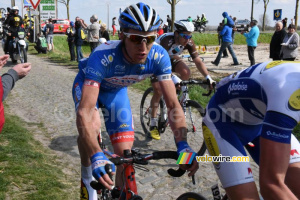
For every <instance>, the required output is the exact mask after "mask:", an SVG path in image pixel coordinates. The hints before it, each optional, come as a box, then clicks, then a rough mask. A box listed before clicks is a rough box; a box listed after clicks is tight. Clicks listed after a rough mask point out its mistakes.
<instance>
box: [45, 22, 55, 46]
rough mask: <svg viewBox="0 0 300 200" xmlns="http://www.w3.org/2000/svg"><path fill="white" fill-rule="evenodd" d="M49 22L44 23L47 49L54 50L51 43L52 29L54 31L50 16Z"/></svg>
mask: <svg viewBox="0 0 300 200" xmlns="http://www.w3.org/2000/svg"><path fill="white" fill-rule="evenodd" d="M48 21H49V24H47V25H46V34H47V42H48V51H50V50H52V51H53V50H54V44H53V31H54V25H53V21H52V19H51V18H50V19H49V20H48Z"/></svg>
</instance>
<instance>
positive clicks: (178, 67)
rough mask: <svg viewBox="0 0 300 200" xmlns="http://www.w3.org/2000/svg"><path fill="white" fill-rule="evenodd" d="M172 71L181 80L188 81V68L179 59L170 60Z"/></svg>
mask: <svg viewBox="0 0 300 200" xmlns="http://www.w3.org/2000/svg"><path fill="white" fill-rule="evenodd" d="M171 61H172V66H173V69H174V71H175V72H176V73H178V74H180V78H181V79H182V80H188V79H189V78H190V75H191V71H190V69H189V67H188V66H187V65H186V64H185V63H184V62H183V60H182V59H181V58H179V57H178V58H176V59H171Z"/></svg>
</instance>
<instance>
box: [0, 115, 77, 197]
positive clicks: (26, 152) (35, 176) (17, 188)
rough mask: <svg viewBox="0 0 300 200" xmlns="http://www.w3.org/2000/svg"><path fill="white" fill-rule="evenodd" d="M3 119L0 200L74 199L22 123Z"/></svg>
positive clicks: (59, 169)
mask: <svg viewBox="0 0 300 200" xmlns="http://www.w3.org/2000/svg"><path fill="white" fill-rule="evenodd" d="M5 118H6V122H5V125H4V128H3V131H2V133H1V134H0V152H1V154H0V199H3V200H4V199H30V200H37V199H40V200H42V199H43V200H45V199H49V200H50V199H61V200H63V199H76V198H75V196H74V195H75V194H72V193H71V192H70V189H71V188H70V186H68V185H67V184H64V183H65V182H66V180H67V178H66V175H65V174H64V173H63V172H62V166H61V164H59V163H57V161H56V157H55V156H53V155H50V152H49V150H46V149H45V148H44V147H43V146H42V145H41V144H40V143H39V142H37V141H35V140H34V138H33V136H32V133H30V132H29V131H28V130H26V129H25V128H24V126H25V125H26V124H25V122H23V121H21V120H20V119H19V118H18V117H16V116H11V115H9V114H7V113H6V117H5ZM77 196H79V188H78V193H77Z"/></svg>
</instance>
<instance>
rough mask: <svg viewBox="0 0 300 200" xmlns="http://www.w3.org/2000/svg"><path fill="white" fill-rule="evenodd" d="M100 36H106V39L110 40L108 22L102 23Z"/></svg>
mask: <svg viewBox="0 0 300 200" xmlns="http://www.w3.org/2000/svg"><path fill="white" fill-rule="evenodd" d="M99 37H100V38H105V39H106V41H109V40H110V39H109V34H108V32H107V30H106V24H105V23H102V24H101V27H100V32H99Z"/></svg>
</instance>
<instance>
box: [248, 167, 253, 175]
mask: <svg viewBox="0 0 300 200" xmlns="http://www.w3.org/2000/svg"><path fill="white" fill-rule="evenodd" d="M249 174H252V169H251V168H250V167H248V175H249Z"/></svg>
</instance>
